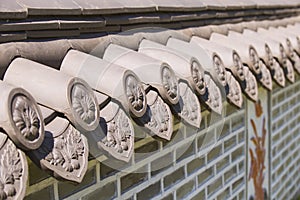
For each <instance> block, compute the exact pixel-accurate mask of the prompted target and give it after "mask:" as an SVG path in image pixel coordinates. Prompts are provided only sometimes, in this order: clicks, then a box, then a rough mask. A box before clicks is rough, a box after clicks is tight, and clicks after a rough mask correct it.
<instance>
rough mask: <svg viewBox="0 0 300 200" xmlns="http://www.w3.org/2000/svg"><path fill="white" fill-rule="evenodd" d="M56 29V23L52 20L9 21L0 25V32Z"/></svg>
mask: <svg viewBox="0 0 300 200" xmlns="http://www.w3.org/2000/svg"><path fill="white" fill-rule="evenodd" d="M58 28H59V25H58V21H57V20H53V19H49V20H45V19H44V20H23V21H9V22H1V23H0V31H24V30H42V29H58Z"/></svg>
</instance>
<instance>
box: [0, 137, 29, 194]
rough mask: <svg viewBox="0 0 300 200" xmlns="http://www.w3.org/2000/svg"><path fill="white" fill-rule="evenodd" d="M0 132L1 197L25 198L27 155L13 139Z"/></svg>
mask: <svg viewBox="0 0 300 200" xmlns="http://www.w3.org/2000/svg"><path fill="white" fill-rule="evenodd" d="M0 134H1V149H0V199H1V200H2V199H3V200H4V199H11V200H14V199H23V198H24V196H25V191H26V182H27V179H28V166H27V160H26V157H25V155H24V153H23V152H21V151H20V150H18V149H17V147H16V146H15V145H14V144H13V142H12V141H11V140H9V139H7V137H6V136H5V135H4V134H3V133H0ZM2 135H4V136H2Z"/></svg>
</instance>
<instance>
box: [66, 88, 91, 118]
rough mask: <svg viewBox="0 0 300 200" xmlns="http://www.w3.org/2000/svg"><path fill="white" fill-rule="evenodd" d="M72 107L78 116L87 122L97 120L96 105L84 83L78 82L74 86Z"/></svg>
mask: <svg viewBox="0 0 300 200" xmlns="http://www.w3.org/2000/svg"><path fill="white" fill-rule="evenodd" d="M72 107H73V109H74V110H75V112H76V113H77V114H78V116H79V117H80V118H81V120H83V121H84V122H85V123H87V124H91V123H92V122H93V121H95V118H96V115H95V111H96V105H95V102H94V101H93V99H92V98H91V97H90V96H89V94H88V93H87V92H86V90H85V88H84V86H83V85H80V84H76V85H74V86H73V88H72Z"/></svg>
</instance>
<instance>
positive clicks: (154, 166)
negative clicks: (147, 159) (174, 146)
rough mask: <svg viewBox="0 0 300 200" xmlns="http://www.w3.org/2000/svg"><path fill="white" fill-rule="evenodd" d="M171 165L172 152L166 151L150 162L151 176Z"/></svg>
mask: <svg viewBox="0 0 300 200" xmlns="http://www.w3.org/2000/svg"><path fill="white" fill-rule="evenodd" d="M172 165H173V154H172V153H168V154H166V155H164V156H162V157H160V158H158V159H156V160H154V161H153V162H152V163H151V176H155V175H156V174H158V173H160V172H162V171H164V170H165V169H167V168H169V167H171V166H172Z"/></svg>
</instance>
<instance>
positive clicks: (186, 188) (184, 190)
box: [176, 180, 195, 199]
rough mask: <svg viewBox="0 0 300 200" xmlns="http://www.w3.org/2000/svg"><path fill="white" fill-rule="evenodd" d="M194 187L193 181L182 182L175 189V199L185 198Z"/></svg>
mask: <svg viewBox="0 0 300 200" xmlns="http://www.w3.org/2000/svg"><path fill="white" fill-rule="evenodd" d="M194 189H195V181H194V180H191V181H190V182H188V183H186V184H184V185H183V186H181V187H180V188H179V189H177V190H176V197H177V199H185V197H186V196H187V195H188V194H189V193H191V192H192V191H193V190H194Z"/></svg>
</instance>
